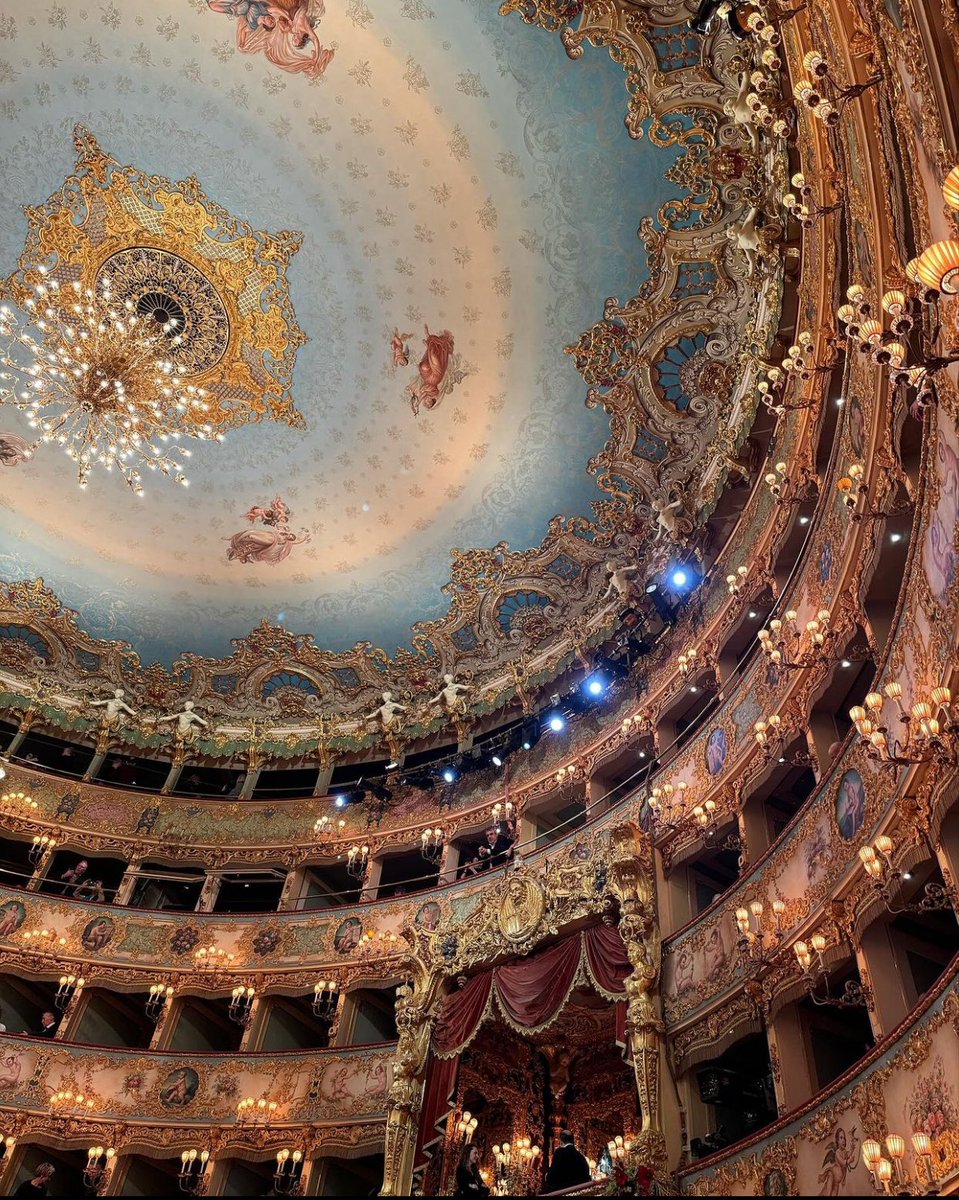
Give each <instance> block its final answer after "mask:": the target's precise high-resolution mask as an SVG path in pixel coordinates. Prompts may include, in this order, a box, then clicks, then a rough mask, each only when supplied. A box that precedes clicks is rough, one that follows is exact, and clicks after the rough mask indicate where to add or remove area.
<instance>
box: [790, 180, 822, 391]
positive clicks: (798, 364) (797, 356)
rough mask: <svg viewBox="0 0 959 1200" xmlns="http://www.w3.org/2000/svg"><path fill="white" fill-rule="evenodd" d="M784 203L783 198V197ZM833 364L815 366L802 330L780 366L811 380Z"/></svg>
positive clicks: (806, 334) (809, 342)
mask: <svg viewBox="0 0 959 1200" xmlns="http://www.w3.org/2000/svg"><path fill="white" fill-rule="evenodd" d="M783 202H784V203H785V197H783ZM787 207H788V206H787ZM833 365H834V364H833V363H822V364H817V363H816V360H815V357H814V354H813V341H812V334H811V333H809V332H807V331H806V330H803V332H802V333H800V334H799V336H798V337H797V338H796V341H795V342H794V343H793V345H791V346H790V347H789V349H788V350H787V351H786V354H785V356H784V357H783V360H782V363H781V366H782V369H783V370H784V371H785V372H786V374H787V375H792V376H793V378H795V379H803V380H806V379H812V377H813V376H814V375H824V374H828V373H830V372H831V371H832V369H833Z"/></svg>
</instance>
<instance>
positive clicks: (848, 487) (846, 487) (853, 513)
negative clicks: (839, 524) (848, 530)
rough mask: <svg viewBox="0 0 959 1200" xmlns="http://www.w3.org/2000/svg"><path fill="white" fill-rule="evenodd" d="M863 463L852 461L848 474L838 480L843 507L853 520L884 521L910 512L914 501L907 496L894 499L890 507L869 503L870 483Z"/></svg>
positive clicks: (837, 488) (838, 489)
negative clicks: (867, 480)
mask: <svg viewBox="0 0 959 1200" xmlns="http://www.w3.org/2000/svg"><path fill="white" fill-rule="evenodd" d="M865 474H866V472H865V468H864V467H863V465H862V463H850V465H849V467H848V468H847V470H846V474H845V475H842V476H840V478H839V479H838V480H837V481H836V491H837V492H838V493H839V494H840V496H841V497H842V503H843V508H844V510H845V512H846V514H847V515H848V517H849V519H850V520H851V521H884V520H886V518H887V517H898V516H901V515H902V514H903V513H905V512H908V511H909V509H910V508H911V507H912V501H911V500H910V499H909V498H908V497H906V498H905V499H902V500H893V501H892V503H891V504H890V506H889V507H888V508H880V507H878V506H877V505H876V504H869V503H868V493H869V485H868V484H867V483H866V480H865Z"/></svg>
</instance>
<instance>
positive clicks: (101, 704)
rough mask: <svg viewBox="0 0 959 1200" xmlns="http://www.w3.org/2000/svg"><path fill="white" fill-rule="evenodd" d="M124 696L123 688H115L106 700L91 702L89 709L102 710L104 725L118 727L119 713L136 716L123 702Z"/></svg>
mask: <svg viewBox="0 0 959 1200" xmlns="http://www.w3.org/2000/svg"><path fill="white" fill-rule="evenodd" d="M125 695H126V693H125V692H124V690H123V688H117V689H116V691H114V693H113V695H112V696H110V697H109V698H108V699H107V700H91V701H90V707H91V708H102V709H103V710H104V713H103V724H104V725H118V724H119V722H120V714H121V713H128V714H129V715H130V716H131V717H135V716H136V713H135V712H134V711H133V709H132V708H131V707H130V706H129V704H127V703H126V702H125V701H124V699H123V697H124V696H125Z"/></svg>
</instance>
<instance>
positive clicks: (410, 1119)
mask: <svg viewBox="0 0 959 1200" xmlns="http://www.w3.org/2000/svg"><path fill="white" fill-rule="evenodd" d="M436 985H437V979H436V977H435V976H431V975H428V974H426V972H423V973H422V974H420V975H419V978H418V979H417V980H416V982H415V984H414V986H413V987H410V986H409V985H408V984H404V985H403V986H402V987H400V988H398V989H397V992H396V1028H397V1032H398V1034H399V1042H398V1043H397V1047H396V1058H395V1059H394V1060H393V1080H392V1083H391V1085H390V1091H389V1100H388V1105H387V1113H386V1147H385V1154H384V1168H383V1188H382V1190H381V1191H380V1195H381V1196H409V1195H410V1193H411V1191H412V1186H413V1166H414V1161H413V1160H414V1155H415V1153H416V1135H417V1132H418V1130H419V1122H420V1110H421V1108H422V1104H423V1088H424V1084H425V1080H426V1067H427V1063H428V1061H429V1053H430V1038H431V1036H432V1033H433V1023H434V1021H435V1019H436V1011H437V1006H436V1002H435V991H436Z"/></svg>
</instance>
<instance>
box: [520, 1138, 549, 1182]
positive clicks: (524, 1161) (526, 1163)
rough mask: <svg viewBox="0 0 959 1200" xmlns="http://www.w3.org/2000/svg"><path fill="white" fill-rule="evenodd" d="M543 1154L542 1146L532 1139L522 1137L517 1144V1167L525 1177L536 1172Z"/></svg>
mask: <svg viewBox="0 0 959 1200" xmlns="http://www.w3.org/2000/svg"><path fill="white" fill-rule="evenodd" d="M542 1153H543V1149H542V1147H541V1146H538V1145H536V1143H535V1142H534V1141H532V1139H530V1138H528V1137H521V1138H520V1139H519V1140H518V1141H517V1143H516V1157H517V1160H518V1161H517V1166H518V1167H519V1170H520V1172H521V1173H522V1174H523V1175H526V1176H531V1175H532V1174H533V1172H534V1171H535V1170H536V1165H537V1160H538V1158H539V1156H540V1155H541V1154H542Z"/></svg>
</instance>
